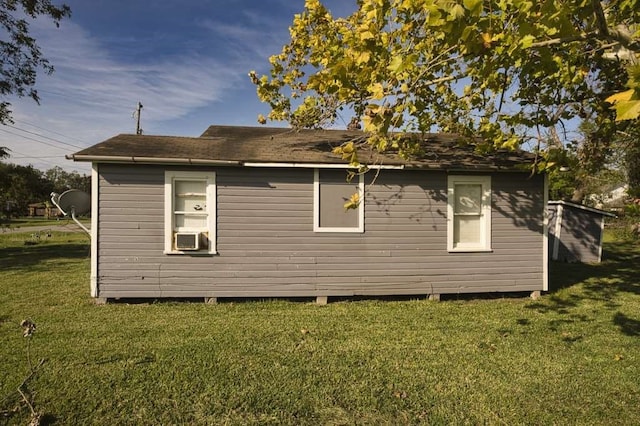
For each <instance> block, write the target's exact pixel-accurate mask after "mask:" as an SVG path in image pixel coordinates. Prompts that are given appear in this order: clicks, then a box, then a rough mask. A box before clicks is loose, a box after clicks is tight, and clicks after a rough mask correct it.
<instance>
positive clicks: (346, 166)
mask: <svg viewBox="0 0 640 426" xmlns="http://www.w3.org/2000/svg"><path fill="white" fill-rule="evenodd" d="M242 165H243V166H245V167H273V168H300V169H354V168H356V167H352V166H351V165H350V164H334V163H254V162H246V163H243V164H242ZM362 166H364V167H367V168H369V169H383V170H386V169H388V170H402V169H404V165H388V164H371V165H369V164H362Z"/></svg>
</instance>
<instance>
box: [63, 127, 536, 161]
mask: <svg viewBox="0 0 640 426" xmlns="http://www.w3.org/2000/svg"><path fill="white" fill-rule="evenodd" d="M364 135H365V134H364V133H363V132H361V131H350V130H299V131H297V130H292V129H286V128H269V127H240V126H210V127H209V128H208V129H207V130H206V131H205V132H204V133H203V134H202V135H201V136H200V137H177V136H150V135H127V134H121V135H118V136H114V137H112V138H110V139H107V140H105V141H104V142H101V143H98V144H96V145H94V146H91V147H89V148H86V149H83V150H81V151H79V152H76V153H75V154H73V155H70V156H69V158H70V159H73V160H75V161H93V162H107V161H108V162H125V163H126V162H131V163H135V162H140V163H149V162H151V163H167V164H171V163H193V164H207V163H210V164H229V165H234V164H236V165H242V164H244V163H297V164H345V163H346V161H345V160H342V159H341V158H340V157H339V156H337V155H335V154H333V153H332V152H331V151H332V149H333V148H335V147H336V146H339V145H341V144H342V143H344V142H348V141H351V140H354V139H358V138H362V137H363V136H364ZM423 147H424V149H423V151H424V155H423V156H421V157H420V158H415V159H409V160H405V159H402V158H401V157H400V156H399V155H397V154H396V153H393V152H387V153H385V154H383V155H380V154H377V153H374V152H372V151H370V150H361V151H359V160H360V162H361V163H363V164H383V165H392V166H404V167H405V168H425V169H447V170H450V169H472V170H511V169H514V168H517V169H519V168H522V167H524V166H531V164H532V162H533V155H532V154H530V153H526V152H522V151H518V152H510V151H496V152H493V153H491V154H479V153H477V152H476V151H475V150H474V147H473V146H471V145H465V144H461V143H460V138H459V137H457V136H456V135H451V134H427V135H424V140H423Z"/></svg>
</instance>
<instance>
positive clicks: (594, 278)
mask: <svg viewBox="0 0 640 426" xmlns="http://www.w3.org/2000/svg"><path fill="white" fill-rule="evenodd" d="M639 265H640V243H639V242H619V241H616V242H611V243H607V244H605V247H604V257H603V260H602V262H601V263H599V264H582V263H560V262H552V263H551V264H550V268H549V269H550V271H549V272H550V274H549V275H550V277H549V281H550V287H551V289H550V290H551V291H550V293H549V295H548V296H547V297H545V298H544V299H543V300H540V301H538V302H535V303H531V304H529V305H527V307H528V308H529V309H535V310H537V311H538V312H542V313H547V312H554V313H558V314H566V315H567V316H566V318H565V319H563V321H567V322H577V321H588V320H589V319H588V318H586V317H584V315H576V314H573V313H572V312H571V310H572V309H573V308H576V307H578V306H580V304H581V303H582V302H585V301H597V302H600V303H602V304H603V306H604V307H605V308H607V309H609V310H611V311H615V312H616V313H615V315H613V323H614V324H615V325H616V326H618V327H619V329H620V331H621V332H622V333H623V334H625V335H628V336H640V321H639V320H637V319H633V318H630V317H627V316H626V315H624V314H623V313H621V312H620V311H619V308H620V306H621V301H620V296H621V295H623V294H625V293H630V294H636V295H640V266H639ZM575 285H580V286H581V288H580V289H579V290H576V291H571V292H564V291H562V290H564V289H567V288H571V287H573V286H575ZM552 322H553V321H552ZM552 325H553V324H552ZM552 328H553V327H552Z"/></svg>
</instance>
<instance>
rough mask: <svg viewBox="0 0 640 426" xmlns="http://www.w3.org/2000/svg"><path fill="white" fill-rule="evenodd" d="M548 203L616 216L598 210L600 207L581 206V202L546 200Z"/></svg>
mask: <svg viewBox="0 0 640 426" xmlns="http://www.w3.org/2000/svg"><path fill="white" fill-rule="evenodd" d="M548 204H549V205H552V206H555V205H558V206H570V207H575V208H576V209H580V210H585V211H588V212H591V213H597V214H601V215H603V216H609V217H616V215H615V214H613V213H609V212H606V211H604V210H600V209H596V208H593V207H589V206H583V205H582V204H575V203H570V202H568V201H548Z"/></svg>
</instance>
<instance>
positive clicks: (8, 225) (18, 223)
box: [0, 216, 91, 233]
mask: <svg viewBox="0 0 640 426" xmlns="http://www.w3.org/2000/svg"><path fill="white" fill-rule="evenodd" d="M79 220H80V222H82V223H84V224H85V225H86V224H89V223H91V219H90V218H86V217H81V218H79ZM59 225H74V226H75V223H74V222H73V220H72V219H71V217H69V216H65V217H61V218H51V219H47V218H45V217H22V218H18V219H16V218H13V219H3V220H0V233H2V230H4V229H20V228H28V227H31V226H59Z"/></svg>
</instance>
